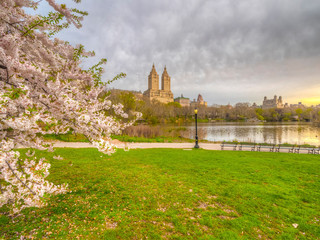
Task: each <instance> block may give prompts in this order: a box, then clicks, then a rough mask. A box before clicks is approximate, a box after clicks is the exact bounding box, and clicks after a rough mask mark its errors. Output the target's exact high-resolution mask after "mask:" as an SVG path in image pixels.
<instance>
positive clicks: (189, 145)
mask: <svg viewBox="0 0 320 240" xmlns="http://www.w3.org/2000/svg"><path fill="white" fill-rule="evenodd" d="M112 143H113V144H115V145H116V146H117V147H118V148H122V149H124V148H128V149H139V148H140V149H143V148H144V149H146V148H180V149H190V150H191V149H193V148H194V143H127V142H120V141H118V140H113V141H112ZM199 146H200V148H201V149H206V150H221V145H220V144H218V143H199ZM54 147H58V148H64V147H66V148H94V147H93V146H92V145H91V144H90V143H83V142H55V143H54ZM225 150H233V149H232V148H225ZM237 151H238V150H237ZM243 151H250V147H247V148H246V147H244V148H243ZM261 152H269V148H261ZM280 152H286V153H287V152H288V150H287V149H280ZM299 153H308V151H307V150H300V152H299Z"/></svg>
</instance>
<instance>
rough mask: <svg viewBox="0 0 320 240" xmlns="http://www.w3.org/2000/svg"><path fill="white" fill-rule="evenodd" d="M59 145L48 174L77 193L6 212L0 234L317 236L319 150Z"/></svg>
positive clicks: (38, 236)
mask: <svg viewBox="0 0 320 240" xmlns="http://www.w3.org/2000/svg"><path fill="white" fill-rule="evenodd" d="M22 151H23V150H22ZM55 154H56V155H61V156H62V157H64V159H65V160H53V159H52V156H53V154H52V153H45V152H38V155H39V156H40V155H41V156H46V157H47V159H49V160H50V162H51V163H52V168H51V173H52V174H51V175H50V176H49V179H50V180H51V181H53V182H55V183H57V184H59V183H64V182H66V183H69V185H70V190H72V192H70V193H68V194H65V195H59V196H54V197H52V199H51V201H50V203H49V204H48V206H47V207H44V208H40V209H37V208H32V209H26V210H24V216H20V217H17V218H16V219H14V221H12V220H11V219H10V218H8V217H6V216H4V215H2V216H1V217H0V227H1V228H0V232H1V234H2V238H4V239H17V238H19V237H18V236H20V235H23V236H25V237H28V236H29V237H31V236H33V237H34V238H35V239H45V238H47V239H146V238H148V239H320V156H319V155H305V154H300V155H298V154H287V153H262V152H232V151H224V152H221V151H205V150H189V151H186V150H182V149H148V150H147V149H144V150H130V151H128V152H125V151H122V150H119V151H118V152H117V153H116V154H114V155H112V156H104V155H102V154H101V153H99V152H98V151H97V150H95V149H57V150H56V152H55ZM1 211H5V209H4V208H2V209H1ZM0 239H1V237H0Z"/></svg>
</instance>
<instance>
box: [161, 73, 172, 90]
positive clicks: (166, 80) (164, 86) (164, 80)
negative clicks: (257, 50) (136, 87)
mask: <svg viewBox="0 0 320 240" xmlns="http://www.w3.org/2000/svg"><path fill="white" fill-rule="evenodd" d="M170 81H171V79H170V76H169V74H168V72H167V68H166V67H164V70H163V73H162V76H161V90H165V91H170Z"/></svg>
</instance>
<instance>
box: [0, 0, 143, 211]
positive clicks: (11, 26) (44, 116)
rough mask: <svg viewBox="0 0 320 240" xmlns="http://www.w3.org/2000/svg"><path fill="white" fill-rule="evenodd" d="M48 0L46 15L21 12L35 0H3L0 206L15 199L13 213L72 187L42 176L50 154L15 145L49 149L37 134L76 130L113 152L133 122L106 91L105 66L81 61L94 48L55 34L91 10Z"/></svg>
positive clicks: (0, 16) (0, 30)
mask: <svg viewBox="0 0 320 240" xmlns="http://www.w3.org/2000/svg"><path fill="white" fill-rule="evenodd" d="M47 2H48V3H49V5H50V6H52V8H53V12H52V13H50V14H49V15H48V16H46V17H42V16H40V15H30V14H27V13H26V12H25V11H24V10H25V9H26V8H35V7H36V6H37V5H38V3H39V1H37V0H1V1H0V192H1V195H0V207H1V206H3V205H4V204H7V205H8V206H11V213H12V214H15V213H18V212H20V211H21V210H22V209H23V208H26V207H31V206H36V207H41V206H43V204H44V201H43V198H44V197H45V196H46V195H48V194H59V193H65V192H66V191H67V185H65V184H62V185H54V184H52V183H50V182H48V181H47V180H45V178H46V177H47V176H48V175H49V168H50V164H49V163H48V162H47V161H46V160H45V159H37V158H36V156H35V154H34V151H28V152H27V154H26V157H24V158H23V157H21V156H20V154H19V152H17V151H16V150H15V149H16V148H17V147H21V146H22V147H25V148H32V149H40V150H44V149H47V150H49V151H51V150H52V145H50V144H48V143H46V142H44V141H43V139H42V138H41V137H39V136H38V134H39V133H40V134H47V133H55V134H60V133H66V132H68V131H69V130H71V129H72V130H73V131H75V132H77V133H81V134H84V135H85V136H86V137H87V138H88V139H89V141H91V142H92V144H93V145H94V146H96V147H97V148H98V150H99V151H101V152H102V153H106V154H111V153H113V152H114V151H115V149H116V148H115V146H114V145H113V144H111V143H110V136H111V134H117V133H120V132H121V130H122V129H124V128H126V127H127V126H130V125H131V124H132V123H133V122H134V120H128V119H127V118H128V114H127V113H125V112H124V111H123V106H122V105H121V104H112V102H111V101H110V100H109V99H108V98H107V97H104V95H105V94H104V91H105V86H104V84H102V83H101V81H100V78H101V74H102V72H103V70H102V69H101V68H100V67H96V68H94V67H93V68H91V69H89V70H84V69H82V68H81V67H80V63H81V59H82V57H87V56H92V54H93V53H92V52H86V51H85V50H84V49H83V47H82V46H77V47H75V48H74V47H72V46H71V45H70V44H69V43H67V42H64V41H62V40H59V39H54V38H53V37H52V36H53V35H54V34H55V33H56V32H58V31H60V30H62V29H63V28H66V27H68V26H69V25H70V24H73V25H75V26H76V27H80V26H81V22H80V20H81V19H82V16H83V15H85V14H86V13H84V12H78V13H75V12H72V11H70V10H69V9H68V8H67V7H66V6H65V5H62V4H58V3H56V2H55V1H54V0H47ZM75 14H77V15H75ZM61 16H62V19H60V17H61ZM104 62H105V60H102V61H101V62H100V63H101V64H102V63H104ZM98 66H100V65H98ZM131 115H132V114H131ZM133 115H136V117H137V118H139V117H141V114H139V113H134V114H133ZM121 119H122V120H121ZM55 159H61V157H60V156H58V157H55Z"/></svg>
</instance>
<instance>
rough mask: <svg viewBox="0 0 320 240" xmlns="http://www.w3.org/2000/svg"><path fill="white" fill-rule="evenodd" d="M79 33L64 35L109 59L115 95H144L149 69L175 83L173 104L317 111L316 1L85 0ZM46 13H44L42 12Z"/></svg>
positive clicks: (319, 16)
mask: <svg viewBox="0 0 320 240" xmlns="http://www.w3.org/2000/svg"><path fill="white" fill-rule="evenodd" d="M77 7H78V8H79V9H81V10H86V11H88V12H89V15H88V16H87V17H86V18H85V19H84V21H83V27H82V28H81V29H74V28H71V29H69V30H65V31H64V32H62V33H60V34H59V37H60V38H63V39H65V40H68V41H69V42H70V43H72V44H74V45H75V44H78V43H81V44H84V45H85V47H86V49H87V50H94V51H95V52H96V57H95V58H93V59H90V60H89V61H88V62H87V63H86V64H93V63H95V62H97V61H98V60H99V59H100V58H107V59H108V63H107V65H106V73H105V74H104V79H105V80H108V79H111V78H112V77H113V76H115V75H116V74H117V73H120V72H124V73H126V74H127V77H126V78H125V79H122V80H118V81H117V82H115V83H113V84H112V85H111V87H114V88H120V89H128V90H141V91H142V92H143V91H145V90H146V89H147V77H148V74H149V72H150V70H151V67H152V64H153V63H154V64H155V67H156V70H157V72H158V74H159V75H160V77H161V74H162V71H163V68H164V66H165V65H166V66H167V70H168V73H169V75H170V76H171V86H172V92H173V94H174V96H175V97H177V96H180V95H181V94H183V95H184V96H186V97H189V98H190V99H193V98H196V97H197V95H198V94H199V93H200V94H202V96H203V97H204V99H205V100H206V101H208V104H209V105H211V104H227V103H229V102H230V103H231V104H234V103H236V102H251V103H253V102H256V103H257V104H261V103H262V100H263V97H264V96H267V97H268V98H272V97H273V95H275V94H276V95H278V96H279V95H282V96H283V99H284V101H285V102H289V103H296V102H298V101H302V102H304V103H308V104H315V103H316V104H320V81H319V80H320V1H318V0H308V1H306V0H241V1H239V0H152V1H150V0H118V1H117V0H112V1H111V0H94V1H92V0H91V1H89V0H82V3H81V4H77ZM45 8H46V6H44V7H42V9H40V10H41V11H43V10H44V9H45Z"/></svg>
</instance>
